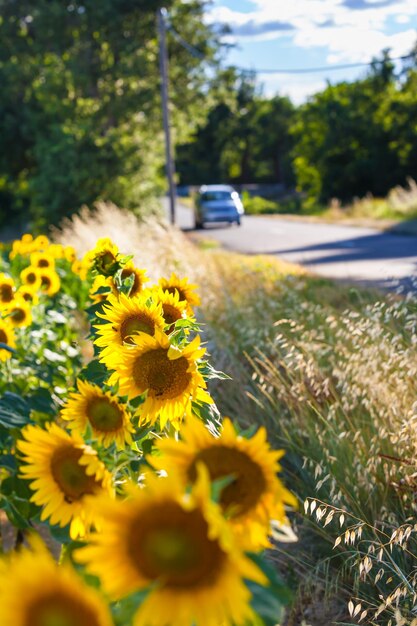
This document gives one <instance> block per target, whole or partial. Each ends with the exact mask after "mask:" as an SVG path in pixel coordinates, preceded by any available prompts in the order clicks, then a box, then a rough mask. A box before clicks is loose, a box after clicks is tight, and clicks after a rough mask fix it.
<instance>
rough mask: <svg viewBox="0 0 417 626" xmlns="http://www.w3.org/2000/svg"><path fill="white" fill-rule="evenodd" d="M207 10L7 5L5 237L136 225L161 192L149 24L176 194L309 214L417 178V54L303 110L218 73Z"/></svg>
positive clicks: (178, 3)
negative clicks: (253, 192) (72, 218)
mask: <svg viewBox="0 0 417 626" xmlns="http://www.w3.org/2000/svg"><path fill="white" fill-rule="evenodd" d="M206 4H207V2H206V0H187V2H183V1H182V0H100V2H97V0H68V2H62V1H61V0H37V1H36V2H33V1H32V0H0V85H1V88H0V228H1V227H2V226H4V225H5V224H6V223H10V222H11V221H13V220H14V221H16V222H20V223H27V222H31V224H32V225H33V224H36V225H37V226H38V228H45V227H46V226H47V225H48V224H50V223H57V222H59V221H60V220H61V219H62V218H63V217H65V216H68V215H70V214H71V213H73V212H74V211H77V210H78V209H79V208H80V207H81V206H82V205H83V204H87V205H90V206H91V205H92V204H93V203H94V202H95V201H97V200H112V201H113V202H115V203H116V204H119V205H120V206H124V207H127V208H130V209H132V210H136V211H138V212H139V213H143V212H144V211H145V209H146V207H149V206H150V203H151V200H152V198H156V197H157V196H158V195H159V194H161V193H162V192H163V190H164V189H165V178H164V149H163V146H164V144H163V133H162V119H161V101H160V77H159V67H158V66H159V63H158V39H157V32H156V19H155V17H156V10H157V9H158V8H160V7H161V6H164V7H166V8H167V9H168V12H169V21H170V24H171V25H172V26H173V28H174V29H175V30H176V31H178V32H180V33H181V35H182V37H183V38H184V40H186V41H187V42H188V43H189V44H191V45H192V46H193V48H194V49H196V50H198V51H199V53H198V54H191V53H190V49H186V48H184V47H183V46H182V45H181V41H179V40H178V38H176V37H175V36H173V35H172V34H170V33H168V36H169V40H168V44H169V53H170V107H171V114H172V125H173V131H174V132H173V135H174V143H175V145H176V159H177V175H178V181H179V182H180V183H182V184H201V183H213V182H229V181H230V182H232V183H256V182H259V183H283V184H285V185H286V186H287V188H289V189H293V188H297V189H299V190H301V191H303V192H304V194H305V197H306V199H307V200H306V201H307V202H311V203H314V202H326V201H327V200H328V199H329V198H331V197H334V196H337V197H338V198H341V199H342V200H345V199H349V198H350V197H352V196H355V195H362V194H365V193H367V192H372V193H374V194H384V193H386V191H387V190H388V189H389V188H390V187H392V186H393V185H395V184H398V183H399V184H401V183H404V181H405V180H406V178H407V176H414V177H417V123H416V120H417V115H416V114H417V64H416V54H415V55H414V57H413V58H412V59H411V60H410V62H409V63H408V66H407V67H404V68H403V70H402V72H401V73H400V74H399V75H398V74H396V73H395V71H394V66H393V64H392V63H391V61H390V60H389V56H388V54H387V53H385V54H384V56H383V57H382V58H381V59H380V60H378V61H375V63H374V64H373V66H372V67H371V69H370V71H369V72H368V74H367V75H366V76H365V77H364V78H362V79H361V80H358V81H356V82H353V83H340V84H337V85H329V86H328V87H327V88H326V89H325V90H324V91H322V92H321V93H319V94H317V95H315V96H313V97H311V98H310V99H309V100H308V102H307V103H306V104H304V105H302V106H299V107H295V106H294V105H293V104H292V103H291V101H290V100H289V99H288V98H285V97H281V96H276V97H274V98H266V97H264V96H263V95H262V93H261V92H260V90H259V88H258V87H257V86H256V77H255V76H254V75H250V74H242V73H241V72H239V71H237V70H236V69H233V68H227V69H224V67H223V65H224V64H223V63H222V61H223V56H224V55H223V49H224V47H223V46H222V45H221V43H220V41H221V33H220V32H218V31H215V30H213V29H212V28H210V27H209V26H208V25H207V24H206V23H205V21H204V19H203V17H204V11H205V8H206Z"/></svg>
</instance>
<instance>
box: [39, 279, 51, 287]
mask: <svg viewBox="0 0 417 626" xmlns="http://www.w3.org/2000/svg"><path fill="white" fill-rule="evenodd" d="M41 280H42V287H43V288H44V289H49V287H50V286H51V279H50V278H49V276H42V277H41Z"/></svg>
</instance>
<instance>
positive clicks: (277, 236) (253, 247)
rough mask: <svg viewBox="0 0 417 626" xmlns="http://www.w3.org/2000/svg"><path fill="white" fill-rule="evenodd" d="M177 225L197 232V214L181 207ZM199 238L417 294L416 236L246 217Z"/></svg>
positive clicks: (209, 228) (208, 228)
mask: <svg viewBox="0 0 417 626" xmlns="http://www.w3.org/2000/svg"><path fill="white" fill-rule="evenodd" d="M177 224H178V225H179V226H180V227H181V228H182V229H183V230H185V231H192V230H193V227H194V220H193V217H192V211H191V210H190V209H188V208H186V207H183V206H181V204H180V203H179V204H178V207H177ZM194 235H195V236H197V237H203V238H210V239H215V240H217V241H218V242H219V243H220V244H221V245H222V246H223V247H224V248H226V249H228V250H233V251H236V252H243V253H246V254H272V255H276V256H279V257H280V258H282V259H285V260H287V261H292V262H294V263H300V264H301V265H303V266H305V267H306V268H308V269H309V270H311V271H312V272H315V273H317V274H321V275H323V276H327V277H331V278H337V279H339V280H342V279H343V280H346V281H351V282H355V283H358V282H359V283H362V284H369V285H378V286H381V287H387V288H390V289H392V288H397V287H404V288H406V289H407V290H408V289H412V290H413V291H417V237H416V236H412V235H400V234H391V233H384V232H381V231H378V230H373V229H370V228H358V227H353V226H341V225H335V224H323V223H320V224H318V223H310V222H302V221H293V220H291V221H290V220H286V219H283V218H278V217H268V216H253V215H246V216H244V217H243V219H242V225H241V226H240V227H238V226H236V225H233V226H229V225H222V224H219V225H207V226H206V227H205V228H204V229H203V230H201V231H194Z"/></svg>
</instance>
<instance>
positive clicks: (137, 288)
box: [122, 269, 141, 297]
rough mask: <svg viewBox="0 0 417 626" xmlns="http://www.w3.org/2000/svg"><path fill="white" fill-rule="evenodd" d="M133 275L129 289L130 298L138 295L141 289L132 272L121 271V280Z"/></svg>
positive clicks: (135, 275) (136, 277) (136, 276)
mask: <svg viewBox="0 0 417 626" xmlns="http://www.w3.org/2000/svg"><path fill="white" fill-rule="evenodd" d="M132 274H133V285H132V286H131V288H130V292H129V296H130V297H132V296H134V295H136V294H137V293H138V291H140V289H141V284H140V282H139V278H138V275H137V274H136V272H132V270H126V269H125V270H122V280H125V279H126V278H129V276H132Z"/></svg>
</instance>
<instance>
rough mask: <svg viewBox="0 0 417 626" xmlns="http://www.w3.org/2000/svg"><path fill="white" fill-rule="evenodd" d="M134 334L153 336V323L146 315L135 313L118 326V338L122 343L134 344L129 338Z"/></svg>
mask: <svg viewBox="0 0 417 626" xmlns="http://www.w3.org/2000/svg"><path fill="white" fill-rule="evenodd" d="M135 333H146V334H147V335H152V336H153V335H154V334H155V323H154V321H153V320H152V319H151V318H150V317H149V316H148V315H146V313H136V314H135V315H132V316H130V317H127V318H126V319H125V320H123V322H122V324H121V326H120V337H121V338H122V341H126V342H127V343H132V344H133V343H134V342H133V341H132V339H131V338H130V337H131V335H134V334H135Z"/></svg>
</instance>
